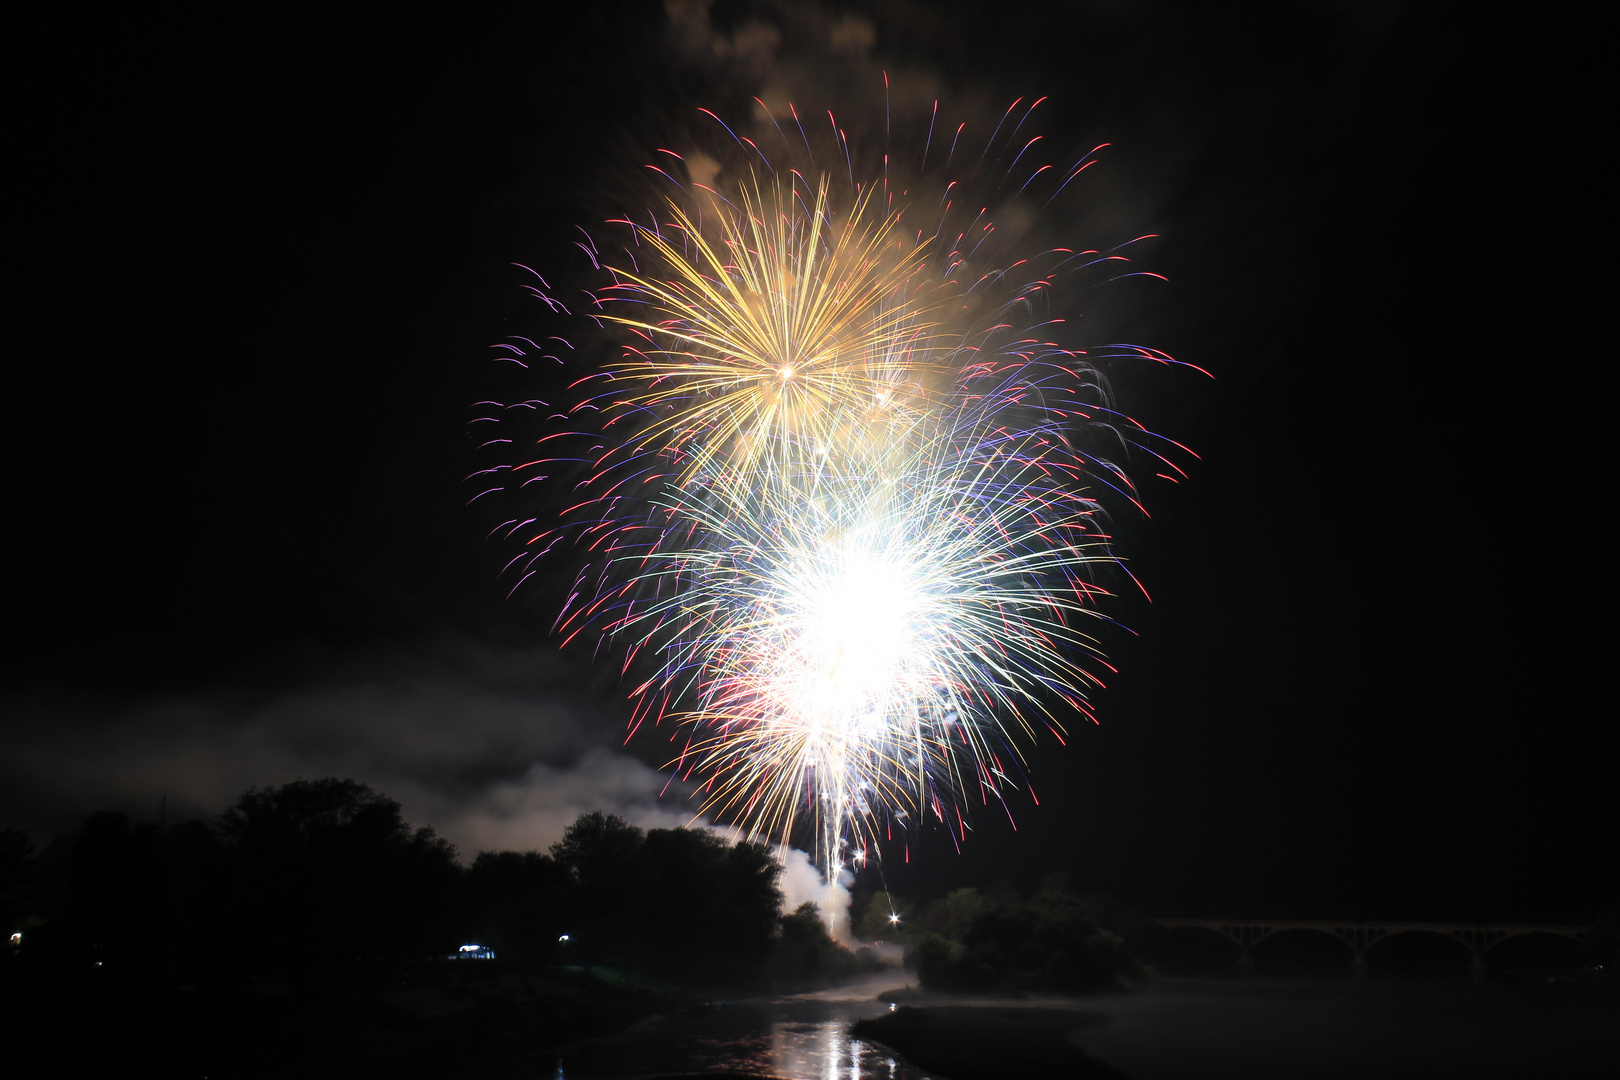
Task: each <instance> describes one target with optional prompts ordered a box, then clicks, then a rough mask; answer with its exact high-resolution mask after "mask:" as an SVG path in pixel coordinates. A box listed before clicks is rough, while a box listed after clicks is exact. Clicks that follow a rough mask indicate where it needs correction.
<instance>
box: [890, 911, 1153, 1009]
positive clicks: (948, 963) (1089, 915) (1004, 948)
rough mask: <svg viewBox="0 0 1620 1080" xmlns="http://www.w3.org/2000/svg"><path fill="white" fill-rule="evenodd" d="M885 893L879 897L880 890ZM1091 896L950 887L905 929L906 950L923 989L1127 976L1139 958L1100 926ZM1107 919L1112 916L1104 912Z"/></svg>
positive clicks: (1059, 987) (1036, 986) (1077, 988)
mask: <svg viewBox="0 0 1620 1080" xmlns="http://www.w3.org/2000/svg"><path fill="white" fill-rule="evenodd" d="M885 899H887V898H885ZM1104 911H1105V908H1104V907H1103V905H1102V904H1101V903H1100V902H1099V901H1098V900H1097V899H1095V898H1090V897H1081V896H1076V895H1074V894H1073V893H1070V892H1068V891H1066V890H1064V889H1061V888H1047V889H1043V890H1041V891H1040V892H1038V893H1036V894H1035V896H1033V897H1032V898H1030V899H1029V900H1028V901H1024V900H1020V899H1019V898H1018V897H1017V896H1016V895H1015V894H1011V893H1008V894H1005V895H1002V896H1000V897H998V898H997V899H995V900H988V899H986V898H984V897H982V896H980V895H979V893H978V891H977V890H975V889H958V890H956V891H955V892H952V893H950V894H949V895H947V896H945V897H944V898H943V899H940V900H936V901H935V902H934V903H933V904H931V905H929V906H928V907H927V908H926V909H925V910H924V911H923V913H922V915H921V916H919V917H918V919H917V920H916V923H915V926H914V927H913V928H912V929H911V930H910V931H909V934H908V936H909V940H908V945H907V950H906V953H907V958H908V960H909V961H910V962H911V963H914V964H915V965H916V967H917V980H918V982H920V983H921V984H922V985H923V986H924V987H926V988H928V989H931V990H946V991H956V992H977V993H983V992H992V991H995V992H1014V993H1017V992H1024V991H1031V992H1041V993H1083V992H1086V991H1091V990H1099V989H1105V988H1107V987H1111V986H1115V985H1118V984H1120V983H1121V982H1123V981H1129V980H1130V979H1132V978H1135V977H1137V976H1139V975H1140V973H1141V970H1142V968H1141V964H1140V962H1139V961H1138V960H1137V958H1136V957H1135V955H1134V954H1133V953H1132V951H1131V949H1130V948H1129V947H1128V946H1127V945H1126V942H1125V939H1124V938H1123V937H1121V936H1120V935H1119V934H1117V933H1114V932H1112V931H1111V930H1109V929H1106V928H1105V926H1106V925H1108V923H1105V922H1104V920H1103V919H1102V918H1101V917H1100V916H1102V914H1103V913H1104ZM1110 922H1112V920H1110Z"/></svg>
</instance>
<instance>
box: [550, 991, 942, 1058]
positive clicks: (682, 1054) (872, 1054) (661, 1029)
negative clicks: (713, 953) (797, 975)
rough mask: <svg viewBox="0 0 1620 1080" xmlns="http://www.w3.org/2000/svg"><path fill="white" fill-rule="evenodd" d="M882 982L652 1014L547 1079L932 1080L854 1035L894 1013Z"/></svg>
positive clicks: (577, 1052) (582, 1050)
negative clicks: (718, 1075) (743, 1079)
mask: <svg viewBox="0 0 1620 1080" xmlns="http://www.w3.org/2000/svg"><path fill="white" fill-rule="evenodd" d="M893 983H894V980H893V978H892V977H891V978H890V979H889V980H888V981H887V982H886V983H884V984H882V985H878V984H873V985H871V986H858V987H847V988H841V989H839V990H835V991H825V992H823V993H820V994H809V995H803V996H800V997H793V998H779V999H775V1000H769V1001H763V1000H762V1001H745V1002H736V1003H728V1004H720V1005H714V1006H709V1007H705V1008H703V1009H700V1010H694V1011H691V1012H685V1013H680V1014H675V1015H671V1016H659V1017H652V1018H649V1019H648V1020H645V1021H643V1022H641V1023H639V1024H637V1025H635V1026H634V1027H632V1028H630V1029H629V1030H627V1031H622V1032H620V1033H618V1034H617V1035H614V1036H611V1037H609V1038H605V1039H596V1040H591V1041H589V1042H584V1043H578V1044H575V1045H573V1046H569V1047H565V1048H563V1050H562V1051H561V1056H560V1057H559V1058H558V1059H557V1060H556V1063H555V1066H556V1067H555V1072H552V1071H550V1070H546V1071H544V1072H541V1071H539V1070H536V1073H535V1074H534V1075H543V1076H546V1077H548V1080H625V1078H628V1077H643V1076H656V1075H658V1074H659V1073H701V1072H723V1071H731V1072H735V1073H743V1074H748V1075H754V1076H769V1077H781V1078H783V1080H928V1077H929V1074H928V1073H925V1072H923V1071H922V1070H920V1069H918V1068H917V1067H916V1066H915V1065H912V1064H911V1063H910V1062H907V1061H905V1060H904V1059H902V1058H898V1057H896V1056H895V1055H894V1054H892V1053H891V1052H890V1051H889V1050H888V1049H886V1048H884V1047H881V1046H877V1045H874V1044H872V1043H869V1042H866V1041H865V1040H863V1039H857V1038H853V1037H852V1036H851V1035H850V1034H849V1029H850V1027H851V1025H853V1024H854V1023H855V1022H856V1021H857V1020H861V1019H864V1018H866V1017H872V1016H877V1015H879V1014H880V1013H885V1012H888V1011H889V1006H888V1005H887V1004H885V1003H883V1002H880V1001H877V1000H875V999H874V995H875V994H876V993H877V992H878V991H879V990H881V989H883V987H884V986H892V985H893Z"/></svg>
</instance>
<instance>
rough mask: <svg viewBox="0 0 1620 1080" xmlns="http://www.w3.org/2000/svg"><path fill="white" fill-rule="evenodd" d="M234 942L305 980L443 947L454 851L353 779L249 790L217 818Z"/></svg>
mask: <svg viewBox="0 0 1620 1080" xmlns="http://www.w3.org/2000/svg"><path fill="white" fill-rule="evenodd" d="M221 831H222V834H223V836H224V838H225V841H226V843H227V845H228V846H229V848H230V851H231V855H232V860H231V861H232V868H233V870H234V874H233V879H234V880H233V881H232V882H231V892H232V893H233V897H234V900H235V903H234V904H233V905H232V909H233V914H234V916H235V919H234V925H233V926H232V927H231V930H232V931H233V932H232V933H231V934H230V937H231V938H233V939H234V940H235V942H236V943H237V944H238V946H239V947H240V948H242V949H243V950H244V952H245V953H246V954H247V955H248V956H250V957H251V958H252V960H253V961H254V962H255V963H257V964H258V965H260V966H262V967H265V968H267V969H278V970H282V971H288V970H289V969H296V970H297V971H298V972H299V973H305V974H307V973H310V972H313V971H320V970H323V969H331V968H334V967H340V966H343V965H348V964H352V963H353V962H354V961H356V960H363V959H369V960H377V959H397V958H405V957H411V956H418V955H426V954H428V953H438V952H443V951H447V950H448V949H449V948H450V947H451V944H452V942H453V940H454V936H453V925H452V922H451V920H452V919H453V908H452V904H453V898H454V889H455V885H456V877H457V873H458V869H459V868H458V867H457V865H456V862H455V849H454V848H453V847H452V846H451V845H450V843H449V842H448V841H445V840H443V839H440V838H439V837H438V836H436V835H435V834H434V832H433V830H432V829H431V828H426V827H424V828H420V829H415V830H413V829H412V828H411V827H410V826H409V825H408V824H406V822H405V820H404V818H403V816H402V815H401V812H400V806H399V803H397V802H395V801H394V800H393V799H390V798H388V797H387V796H385V795H382V794H379V793H378V792H375V791H373V790H372V789H371V788H369V787H367V786H366V785H365V784H362V783H359V782H357V781H354V780H338V779H335V778H327V779H324V780H313V781H311V780H297V781H294V782H293V783H290V784H284V785H282V786H281V787H277V788H262V789H261V788H254V789H253V790H251V791H249V792H247V794H245V795H243V796H242V797H241V798H240V799H239V800H237V803H236V805H235V806H234V807H232V808H231V809H230V810H228V811H226V813H225V815H224V817H223V818H222V820H221Z"/></svg>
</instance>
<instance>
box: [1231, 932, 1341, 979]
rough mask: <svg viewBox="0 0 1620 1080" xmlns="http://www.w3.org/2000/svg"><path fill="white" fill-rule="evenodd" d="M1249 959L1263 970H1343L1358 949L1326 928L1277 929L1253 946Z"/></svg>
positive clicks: (1256, 940) (1264, 935) (1250, 949)
mask: <svg viewBox="0 0 1620 1080" xmlns="http://www.w3.org/2000/svg"><path fill="white" fill-rule="evenodd" d="M1249 957H1250V959H1251V960H1252V961H1253V962H1254V963H1256V964H1258V965H1260V966H1262V967H1278V968H1284V967H1287V968H1295V969H1300V968H1323V969H1325V968H1338V969H1343V968H1344V967H1345V966H1346V965H1351V964H1354V963H1355V958H1356V946H1355V944H1354V943H1353V942H1351V941H1349V940H1347V939H1346V938H1345V937H1344V936H1343V935H1342V934H1336V933H1334V932H1333V931H1332V930H1330V929H1328V928H1327V927H1325V926H1277V927H1273V928H1272V929H1271V930H1270V931H1269V932H1268V933H1264V934H1261V935H1260V936H1259V937H1257V938H1255V939H1254V940H1253V941H1251V942H1250V943H1249Z"/></svg>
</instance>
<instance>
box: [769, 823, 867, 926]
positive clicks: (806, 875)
mask: <svg viewBox="0 0 1620 1080" xmlns="http://www.w3.org/2000/svg"><path fill="white" fill-rule="evenodd" d="M776 858H777V861H778V862H780V863H781V864H782V879H781V882H780V884H781V887H782V911H783V912H784V913H786V912H789V911H792V910H793V909H795V908H797V907H798V906H799V905H800V904H803V903H811V904H814V905H816V910H817V911H820V912H821V921H822V922H824V923H826V924H827V932H828V933H830V934H831V935H832V938H833V940H834V941H836V942H838V943H839V944H840V945H846V946H851V947H853V946H854V943H855V939H854V937H853V936H852V935H851V933H850V926H849V903H850V896H849V886H850V885H852V884H854V882H855V876H854V875H853V874H851V873H850V872H849V871H848V870H844V871H842V872H840V873H839V875H838V880H836V881H833V882H831V883H828V881H827V880H826V879H825V878H823V877H822V876H821V871H819V870H817V869H816V865H815V863H813V862H811V861H810V856H809V855H808V854H806V853H805V852H803V851H800V850H799V849H798V848H788V847H784V848H779V849H777V853H776Z"/></svg>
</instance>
